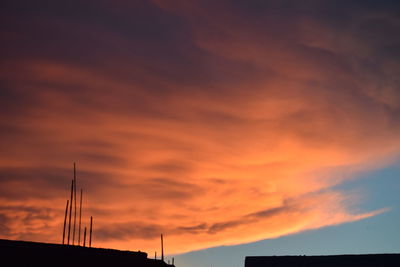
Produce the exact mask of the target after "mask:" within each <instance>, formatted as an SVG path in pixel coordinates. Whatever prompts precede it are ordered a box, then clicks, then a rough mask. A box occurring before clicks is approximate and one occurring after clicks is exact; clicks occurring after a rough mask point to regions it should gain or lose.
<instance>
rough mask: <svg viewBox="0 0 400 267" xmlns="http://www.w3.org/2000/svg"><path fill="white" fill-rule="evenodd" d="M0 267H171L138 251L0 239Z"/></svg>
mask: <svg viewBox="0 0 400 267" xmlns="http://www.w3.org/2000/svg"><path fill="white" fill-rule="evenodd" d="M0 259H1V265H2V266H5V267H6V266H54V267H57V266H70V267H74V266H86V267H91V266H93V267H99V266H109V267H114V266H115V267H118V266H131V267H142V266H143V267H147V266H149V267H153V266H154V267H163V266H165V267H173V265H169V264H166V263H165V262H163V261H161V260H155V259H148V258H147V253H145V252H141V251H122V250H116V249H104V248H88V247H82V246H72V245H61V244H49V243H37V242H26V241H12V240H4V239H0Z"/></svg>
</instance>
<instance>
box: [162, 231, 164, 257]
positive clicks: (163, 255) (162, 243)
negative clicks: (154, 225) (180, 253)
mask: <svg viewBox="0 0 400 267" xmlns="http://www.w3.org/2000/svg"><path fill="white" fill-rule="evenodd" d="M161 260H162V261H164V239H163V235H162V234H161Z"/></svg>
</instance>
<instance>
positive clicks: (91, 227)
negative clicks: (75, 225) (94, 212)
mask: <svg viewBox="0 0 400 267" xmlns="http://www.w3.org/2000/svg"><path fill="white" fill-rule="evenodd" d="M92 231H93V217H92V216H90V236H89V248H91V247H92Z"/></svg>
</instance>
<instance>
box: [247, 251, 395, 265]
mask: <svg viewBox="0 0 400 267" xmlns="http://www.w3.org/2000/svg"><path fill="white" fill-rule="evenodd" d="M289 266H290V267H306V266H307V267H321V266H323V267H357V266H360V267H361V266H362V267H372V266H374V267H376V266H400V254H365V255H332V256H259V257H255V256H252V257H246V260H245V267H289Z"/></svg>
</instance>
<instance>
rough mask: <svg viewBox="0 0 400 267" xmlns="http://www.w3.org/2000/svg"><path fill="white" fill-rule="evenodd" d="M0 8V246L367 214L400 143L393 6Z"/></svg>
mask: <svg viewBox="0 0 400 267" xmlns="http://www.w3.org/2000/svg"><path fill="white" fill-rule="evenodd" d="M306 2H307V4H304V3H303V1H302V3H300V1H218V3H215V1H187V0H186V1H178V0H174V1H134V3H131V2H129V1H128V2H127V1H106V0H104V1H85V3H82V2H78V1H77V2H76V3H75V2H74V1H72V2H71V1H65V2H60V1H57V3H56V2H53V1H35V3H32V1H5V3H3V4H2V5H3V7H2V8H1V9H0V10H2V11H1V14H0V15H1V17H2V18H3V19H4V20H5V21H6V22H7V23H2V24H1V26H0V31H1V36H2V42H1V49H0V54H1V58H2V60H1V63H0V86H1V91H0V107H1V113H0V144H1V147H2V149H1V150H0V199H1V206H0V237H1V238H12V239H27V240H35V241H46V242H60V239H61V230H62V223H63V215H64V207H65V201H66V199H67V198H68V189H69V185H70V179H71V178H72V162H77V164H78V183H79V186H81V187H83V188H84V190H85V195H84V203H85V209H84V218H85V224H87V223H88V222H87V218H88V217H89V216H90V215H93V216H94V218H95V230H94V244H95V246H105V247H115V248H123V249H132V250H137V249H140V250H147V251H149V252H151V251H154V250H156V249H157V248H158V237H159V234H160V233H164V234H165V235H166V237H167V239H166V242H167V244H166V245H167V248H168V252H171V253H172V252H182V251H188V250H193V249H200V248H206V247H210V246H217V245H226V244H238V243H244V242H252V241H255V240H260V239H266V238H272V237H277V236H281V235H286V234H290V233H295V232H299V231H303V230H307V229H313V228H319V227H323V226H328V225H334V224H340V223H344V222H349V221H354V220H358V219H362V218H365V217H368V216H373V215H375V214H377V213H379V212H381V211H371V212H369V211H368V212H363V211H359V210H357V205H356V204H357V201H358V198H359V196H358V195H348V194H344V193H342V192H337V191H335V190H334V186H335V185H338V184H340V183H343V182H345V181H348V180H350V179H354V178H355V175H354V174H355V173H356V172H358V171H360V170H368V169H371V168H376V167H379V166H381V165H382V164H385V163H387V162H388V161H390V160H391V159H392V158H393V157H395V156H397V155H398V153H399V150H400V140H399V138H398V136H399V134H400V125H399V124H398V121H399V120H400V93H399V77H400V73H399V72H400V71H399V70H400V64H399V62H400V61H399V59H400V58H399V56H400V55H399V52H398V51H400V37H399V36H400V35H399V34H396V33H398V32H400V20H399V18H398V16H396V14H398V11H399V5H398V4H397V3H396V1H379V3H376V2H375V1H362V4H360V3H359V2H360V1H346V4H343V2H342V1H306Z"/></svg>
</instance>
